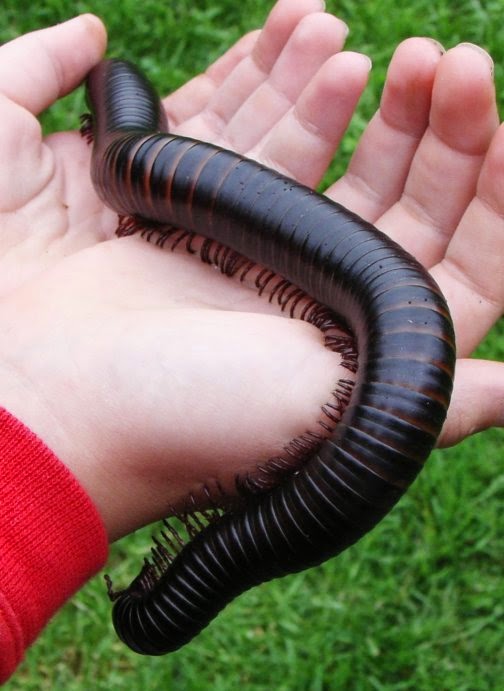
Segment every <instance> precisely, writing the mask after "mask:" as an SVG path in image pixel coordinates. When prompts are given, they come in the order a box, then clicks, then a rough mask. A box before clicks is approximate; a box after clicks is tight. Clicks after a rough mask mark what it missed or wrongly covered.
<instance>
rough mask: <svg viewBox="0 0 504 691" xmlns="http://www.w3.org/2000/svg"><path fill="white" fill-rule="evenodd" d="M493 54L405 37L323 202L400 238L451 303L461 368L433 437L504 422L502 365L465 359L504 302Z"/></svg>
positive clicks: (500, 146)
mask: <svg viewBox="0 0 504 691" xmlns="http://www.w3.org/2000/svg"><path fill="white" fill-rule="evenodd" d="M492 75H493V65H492V62H491V59H490V57H489V56H488V55H487V54H486V53H485V52H484V51H483V50H481V49H479V48H478V47H477V46H471V45H467V44H462V45H460V46H458V47H456V48H453V49H452V50H449V51H448V52H447V53H446V54H444V55H443V56H441V53H440V51H439V48H438V46H437V45H435V44H433V43H432V42H431V41H429V40H426V39H411V40H408V41H405V42H404V43H403V44H401V45H400V46H399V48H398V49H397V51H396V53H395V55H394V58H393V60H392V62H391V65H390V68H389V73H388V78H387V82H386V85H385V88H384V92H383V96H382V100H381V108H380V110H379V111H378V113H377V114H376V115H375V117H374V118H373V120H372V121H371V123H370V125H369V126H368V129H367V131H366V132H365V134H364V135H363V137H362V140H361V142H360V144H359V146H358V148H357V150H356V152H355V154H354V156H353V160H352V161H351V163H350V165H349V168H348V170H347V172H346V174H345V175H344V176H343V177H342V178H341V179H340V180H339V181H337V182H336V183H335V184H334V185H333V186H332V187H331V188H330V189H329V190H328V191H327V194H328V196H330V197H332V198H333V199H335V200H336V201H338V202H340V203H341V204H343V205H345V206H348V207H349V208H351V209H352V210H353V211H355V212H356V213H358V214H360V215H361V216H363V217H364V218H366V219H367V220H369V221H371V222H372V223H374V224H375V225H376V226H377V227H378V228H380V229H381V230H383V231H384V232H385V233H387V234H388V235H389V236H390V237H391V238H393V239H394V240H396V241H397V242H398V243H399V244H401V245H402V246H403V247H404V248H405V249H407V250H408V251H409V252H411V254H413V255H414V256H416V257H417V259H418V260H419V261H420V262H421V263H422V264H423V265H424V266H425V267H426V268H428V269H429V271H430V272H431V273H432V275H433V276H434V278H435V279H436V280H437V282H438V283H439V286H440V287H441V290H442V291H443V293H444V294H445V297H446V298H447V300H448V303H449V306H450V310H451V313H452V318H453V321H454V326H455V331H456V337H457V350H458V360H457V366H456V374H455V385H454V392H453V396H452V401H451V404H450V408H449V410H448V417H447V420H446V422H445V425H444V428H443V431H442V434H441V436H440V439H439V441H438V444H439V445H440V446H450V445H454V444H456V443H458V442H459V441H461V440H462V439H464V438H465V437H466V436H468V435H470V434H473V433H474V432H477V431H480V430H482V429H485V428H487V427H491V426H502V425H503V424H504V412H503V411H504V365H503V364H502V363H499V362H490V361H482V360H477V359H468V358H469V355H470V354H471V353H472V351H473V350H474V348H475V347H476V346H477V345H478V344H479V343H480V342H481V341H482V339H483V338H484V336H485V335H486V333H487V332H488V330H489V329H490V328H491V326H492V325H493V324H494V323H495V322H496V321H497V319H499V317H500V316H501V315H502V311H503V306H504V221H503V218H504V198H503V195H502V189H503V184H504V169H503V166H502V161H503V160H504V127H503V126H501V127H499V119H498V113H497V107H496V103H495V92H494V84H493V77H492Z"/></svg>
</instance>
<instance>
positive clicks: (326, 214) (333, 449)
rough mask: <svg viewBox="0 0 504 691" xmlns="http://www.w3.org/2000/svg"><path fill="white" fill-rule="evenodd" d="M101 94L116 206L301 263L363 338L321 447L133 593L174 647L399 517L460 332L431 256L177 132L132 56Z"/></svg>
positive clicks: (297, 271)
mask: <svg viewBox="0 0 504 691" xmlns="http://www.w3.org/2000/svg"><path fill="white" fill-rule="evenodd" d="M87 98H88V102H89V105H90V108H91V112H92V123H93V142H94V144H93V156H92V179H93V183H94V185H95V188H96V190H97V192H98V194H99V195H100V197H101V198H102V199H103V201H104V202H105V203H106V204H107V205H108V206H109V207H111V208H113V209H115V210H116V211H117V212H118V213H119V214H122V215H127V216H132V217H134V218H135V219H137V222H138V219H143V222H147V223H154V224H160V225H161V226H166V225H169V226H174V227H177V228H182V229H185V231H187V233H198V234H202V235H204V236H205V237H207V238H209V241H215V242H217V243H219V246H220V245H221V244H222V245H225V246H226V247H228V248H230V251H231V252H234V253H235V254H234V255H233V257H234V260H233V261H237V259H236V257H246V258H247V259H246V260H243V261H244V262H245V261H250V262H255V263H258V264H260V265H262V266H264V267H267V268H268V269H269V270H271V271H272V272H275V274H279V275H281V276H283V277H285V278H286V279H287V280H288V281H289V282H290V283H289V285H291V284H293V285H295V286H297V287H298V288H299V289H300V290H302V291H304V292H305V293H307V294H308V295H310V296H312V298H313V299H314V300H316V301H317V302H318V303H320V304H322V305H325V306H327V307H328V308H330V309H333V310H335V311H337V312H338V313H339V314H340V315H341V316H342V318H343V320H344V321H345V322H346V324H348V326H349V327H350V329H351V330H352V332H353V334H354V338H355V341H356V343H357V348H358V369H357V373H356V381H355V384H354V386H353V389H352V391H351V393H349V401H348V405H347V406H346V409H345V410H344V412H343V416H342V418H341V420H340V421H339V423H338V424H337V425H336V427H335V429H334V431H333V432H332V433H331V436H330V437H329V438H327V439H325V440H324V441H323V442H322V444H321V445H320V447H319V448H318V450H317V451H316V452H315V453H314V454H313V455H312V456H311V458H310V459H309V461H308V462H306V463H305V464H303V466H302V467H301V468H300V469H299V470H298V471H297V472H295V473H291V474H290V475H288V476H287V477H285V478H284V479H283V480H282V482H281V483H280V484H279V486H277V487H274V488H272V489H270V490H269V491H267V492H265V493H259V494H258V495H257V496H253V497H250V499H249V501H247V502H245V503H244V505H243V506H242V507H241V508H240V509H239V510H235V511H231V512H225V513H223V514H222V515H221V516H220V517H219V518H218V519H216V520H214V521H212V522H210V524H209V525H207V526H206V527H204V528H203V529H202V530H201V531H200V532H199V533H198V534H197V535H195V536H194V537H193V538H192V539H191V540H190V541H189V542H188V543H187V544H185V546H184V547H183V548H182V549H181V551H180V552H179V553H178V554H177V555H176V556H175V558H173V559H172V558H170V559H166V564H165V565H164V566H165V567H166V568H164V567H163V565H161V567H163V568H161V567H159V565H158V568H157V569H151V571H150V572H149V568H150V567H149V566H146V567H144V570H143V571H142V573H141V574H140V576H138V577H137V578H136V579H135V580H134V581H133V583H132V584H131V585H130V587H129V588H127V589H126V590H124V591H122V592H121V593H120V594H119V596H118V597H117V600H116V602H115V604H114V609H113V619H114V625H115V628H116V630H117V633H118V635H119V636H120V638H122V640H123V641H125V642H126V643H127V644H128V645H129V646H130V647H131V648H132V649H134V650H136V651H137V652H140V653H144V654H151V655H159V654H163V653H166V652H169V651H173V650H176V649H177V648H179V647H180V646H182V645H183V644H185V643H187V642H188V641H189V640H190V639H191V638H193V637H194V636H195V635H196V634H197V633H198V632H199V631H200V630H201V629H202V628H203V627H205V626H206V625H207V624H208V623H209V621H210V620H211V619H212V618H213V617H214V616H215V615H216V614H217V613H218V612H219V610H221V609H222V608H223V607H224V606H225V605H226V604H227V603H228V602H229V601H230V600H231V599H233V598H234V597H235V596H237V595H238V594H239V593H241V592H243V591H244V590H246V589H248V588H250V587H252V586H255V585H257V584H259V583H261V582H264V581H267V580H270V579H272V578H276V577H279V576H283V575H284V574H287V573H293V572H296V571H299V570H302V569H305V568H307V567H310V566H313V565H316V564H320V563H321V562H322V561H324V560H326V559H328V558H329V557H332V556H334V555H336V554H338V553H339V552H340V551H341V550H343V549H345V548H346V547H348V546H349V545H351V544H352V543H354V542H355V541H356V540H358V539H359V538H360V537H361V536H362V535H364V534H365V533H366V532H367V531H369V530H370V529H371V528H372V527H373V526H374V525H376V523H378V521H380V519H382V518H383V516H384V515H385V514H386V513H387V512H388V511H389V510H390V509H391V508H392V507H393V506H394V504H395V503H396V502H397V500H398V499H399V498H400V497H401V495H402V494H403V493H404V492H405V490H406V489H407V488H408V486H409V485H410V483H411V482H412V481H413V480H414V478H415V477H416V475H417V473H418V472H419V471H420V469H421V468H422V466H423V464H424V461H425V460H426V458H427V457H428V455H429V453H430V451H431V449H432V448H433V446H434V444H435V442H436V439H437V436H438V434H439V432H440V430H441V426H442V424H443V421H444V419H445V415H446V411H447V407H448V404H449V399H450V395H451V389H452V378H453V370H454V362H455V349H454V336H453V330H452V325H451V321H450V317H449V313H448V308H447V305H446V303H445V300H444V298H443V296H442V295H441V293H440V290H439V289H438V287H437V286H436V284H435V282H434V281H433V280H432V278H431V277H430V276H429V275H428V274H427V272H426V271H425V270H424V269H423V268H422V267H421V266H420V265H419V264H418V262H417V261H416V260H414V259H413V258H412V257H410V256H409V255H408V254H407V253H406V252H405V251H403V250H402V249H401V248H400V247H399V246H398V245H396V244H395V243H393V242H392V241H390V240H389V239H388V238H387V237H386V236H384V235H383V234H382V233H380V232H379V231H378V230H376V229H375V228H374V227H373V226H372V225H370V224H369V223H367V222H365V221H364V220H362V219H361V218H359V217H358V216H356V215H355V214H353V213H351V212H350V211H348V210H347V209H345V208H343V207H341V206H340V205H338V204H336V203H334V202H332V201H330V200H329V199H328V198H326V197H324V196H321V195H318V194H316V193H314V192H313V191H312V190H310V189H308V188H307V187H305V186H303V185H300V184H298V183H296V182H294V181H293V180H290V179H288V178H286V177H285V176H283V175H281V174H279V173H277V172H275V171H274V170H271V169H268V168H266V167H264V166H261V165H259V164H258V163H256V162H254V161H251V160H248V159H246V158H244V157H242V156H240V155H238V154H236V153H233V152H231V151H227V150H224V149H220V148H218V147H216V146H212V145H210V144H207V143H202V142H199V141H195V140H192V139H187V138H184V137H178V136H175V135H172V134H168V133H166V131H165V130H166V121H165V116H164V113H163V109H162V107H161V105H160V103H159V100H158V97H157V96H156V94H155V92H154V90H153V88H152V87H151V85H150V84H149V82H148V81H147V80H146V78H145V77H144V76H143V75H142V74H141V73H140V72H139V71H138V70H137V69H136V68H135V67H133V66H132V65H131V64H129V63H126V62H122V61H116V60H109V61H104V62H102V63H100V64H99V65H98V66H97V67H96V68H95V69H94V70H93V71H92V72H91V74H90V75H89V78H88V81H87ZM158 555H160V557H161V561H162V557H163V551H162V550H161V551H160V552H159V553H158ZM145 569H147V571H145ZM161 571H162V573H161Z"/></svg>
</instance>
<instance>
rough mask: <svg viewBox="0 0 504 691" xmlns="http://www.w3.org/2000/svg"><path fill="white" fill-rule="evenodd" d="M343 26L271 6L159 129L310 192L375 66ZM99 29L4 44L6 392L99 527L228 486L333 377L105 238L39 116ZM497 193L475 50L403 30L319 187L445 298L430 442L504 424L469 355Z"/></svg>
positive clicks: (204, 287) (307, 340) (496, 293)
mask: <svg viewBox="0 0 504 691" xmlns="http://www.w3.org/2000/svg"><path fill="white" fill-rule="evenodd" d="M345 36H346V27H345V25H344V24H343V22H341V21H340V20H338V19H336V18H335V17H332V16H331V15H328V14H326V13H323V12H321V6H320V3H319V2H318V0H298V2H296V3H292V2H291V0H280V1H279V2H278V3H277V4H276V6H275V8H274V9H273V11H272V13H271V14H270V16H269V18H268V20H267V22H266V24H265V27H264V29H263V30H262V32H261V33H259V32H253V33H251V34H249V35H247V36H245V37H244V38H243V39H241V41H239V42H238V43H237V44H236V45H235V46H234V47H233V48H231V49H230V50H229V51H228V52H227V53H226V54H225V55H224V56H223V57H222V58H221V59H220V60H218V61H217V62H216V63H215V64H214V65H212V66H211V67H210V68H209V69H208V70H207V72H206V73H205V74H202V75H200V76H198V77H196V78H195V79H194V80H192V81H190V82H189V83H188V84H186V85H185V86H184V87H182V88H181V89H180V90H179V91H177V92H176V93H174V94H172V95H171V96H169V97H168V98H166V99H165V101H164V104H165V107H166V110H167V113H168V117H169V120H170V122H171V126H172V129H173V130H174V131H176V132H179V133H182V134H187V135H191V136H193V137H198V138H203V139H207V140H210V141H212V142H215V143H218V144H220V145H224V146H227V147H229V148H232V149H234V150H236V151H239V152H241V153H244V154H246V155H249V156H251V157H253V158H256V159H258V160H260V161H262V162H265V163H266V164H268V165H271V166H273V167H275V168H278V169H280V170H282V171H283V172H286V173H288V174H289V175H290V176H292V177H295V178H297V179H299V180H301V181H302V182H304V183H306V184H308V185H312V186H313V185H316V184H317V183H318V181H319V180H320V178H321V176H322V175H323V173H324V171H325V169H326V167H327V165H328V163H329V161H330V159H331V157H332V155H333V153H334V151H335V150H337V148H338V145H339V143H340V141H341V138H342V136H343V134H344V131H345V129H346V127H347V125H348V122H349V120H350V119H351V116H352V114H353V112H354V110H355V107H356V104H357V102H358V100H359V97H360V95H361V93H362V91H363V89H364V88H365V85H366V81H367V77H368V73H369V68H370V63H369V60H368V59H367V58H366V57H364V56H362V55H360V54H358V53H354V52H344V51H343V45H344V40H345ZM105 43H106V37H105V30H104V28H103V26H102V24H101V23H100V22H99V20H98V19H96V18H95V17H92V16H90V15H87V16H83V17H80V18H76V19H74V20H72V21H70V22H67V23H65V24H62V25H59V26H57V27H53V28H50V29H45V30H42V31H39V32H36V33H33V34H29V35H27V36H24V37H21V38H19V39H17V40H15V41H13V42H11V43H9V44H6V45H4V46H2V47H1V48H0V94H1V95H0V117H1V120H2V129H1V132H0V150H1V152H2V156H1V159H0V160H1V162H0V324H1V325H2V328H1V330H0V403H1V404H2V405H3V406H4V407H6V408H7V409H8V410H10V411H11V412H12V413H13V414H15V415H16V416H17V417H19V418H20V419H21V420H23V421H24V422H25V423H26V424H27V425H28V426H29V427H30V428H31V429H33V430H34V431H35V432H36V433H37V434H38V435H39V436H40V437H41V438H42V439H43V440H44V441H45V442H46V443H47V444H48V446H49V447H50V448H51V449H53V450H54V452H55V453H56V454H57V455H58V457H59V458H60V459H61V460H62V461H63V462H64V463H66V464H67V466H68V467H69V468H70V469H71V471H72V472H73V473H74V474H75V476H76V477H77V478H78V480H79V481H80V482H81V484H82V485H83V486H84V488H85V489H86V490H87V492H88V493H89V495H90V496H91V498H92V499H93V501H94V502H95V504H96V506H97V508H98V510H99V512H100V514H101V516H102V518H103V520H104V523H105V527H106V529H107V532H108V535H109V538H110V540H111V541H112V540H114V539H117V538H118V537H120V536H122V535H124V534H126V533H128V532H130V531H132V530H134V529H135V528H137V527H139V526H141V525H144V524H146V523H148V522H151V521H153V520H155V519H157V518H159V517H161V516H163V515H165V514H166V513H167V511H168V510H169V507H170V506H177V505H179V504H180V502H181V501H183V500H184V499H185V498H186V497H187V496H188V494H189V493H191V492H194V493H195V494H196V496H198V493H199V494H201V487H202V485H203V484H205V483H207V484H211V483H212V482H214V481H215V480H218V481H219V482H220V483H222V485H224V486H225V487H227V488H231V487H232V486H233V482H234V478H235V476H236V474H237V473H243V472H246V471H247V470H252V469H253V467H254V465H255V464H256V463H257V462H258V461H261V460H265V459H266V458H268V457H269V456H272V455H274V454H277V453H279V452H280V451H281V449H282V447H283V446H284V445H285V444H286V443H287V442H288V441H289V440H290V439H291V438H292V437H294V436H296V435H298V434H301V433H303V432H304V431H305V430H306V429H313V428H315V427H316V425H317V419H318V418H319V417H320V406H321V405H322V404H323V403H324V402H325V401H326V400H327V399H328V396H329V393H330V391H331V389H332V388H333V386H334V383H335V381H336V380H337V378H338V377H339V376H346V373H345V371H344V370H342V369H341V367H340V365H339V359H338V357H337V356H336V355H335V354H333V353H330V352H329V351H327V350H326V349H325V348H324V347H323V346H322V341H321V336H320V334H319V333H318V332H317V330H315V329H314V328H313V327H311V326H309V325H307V324H304V323H301V322H299V321H292V320H288V319H286V318H284V317H282V316H280V315H279V314H278V313H277V311H276V309H275V308H273V307H271V306H269V305H268V304H267V302H265V301H264V300H261V299H260V298H259V297H257V296H256V295H255V294H254V293H253V292H251V291H250V290H248V289H247V288H245V287H243V286H241V285H240V284H237V283H236V282H233V281H230V280H226V279H225V278H223V277H221V276H220V275H218V274H217V273H216V272H215V271H214V270H213V269H211V268H209V267H208V266H204V265H202V264H201V263H199V262H198V261H197V260H194V258H191V257H189V256H187V255H185V254H183V253H175V254H172V253H170V252H168V251H161V250H159V249H158V248H156V247H154V246H151V245H149V244H147V243H145V242H144V241H142V240H141V239H139V238H137V237H133V238H125V239H118V238H116V237H115V236H114V231H115V228H116V225H117V219H116V217H115V215H114V214H113V213H112V212H110V211H109V210H107V209H106V208H104V206H103V205H102V203H101V202H99V200H98V199H97V197H96V195H95V193H94V191H93V189H92V187H91V183H90V179H89V157H90V150H89V147H88V146H87V144H86V143H85V141H84V140H83V139H82V138H81V137H80V136H79V134H78V133H77V132H72V133H59V134H56V135H52V136H51V137H49V138H47V139H46V140H45V141H43V140H42V138H41V132H40V127H39V125H38V122H37V119H36V117H37V115H38V114H39V113H40V112H41V111H42V110H43V109H44V108H46V107H48V106H49V105H50V104H51V103H52V102H54V101H55V100H57V99H58V98H59V97H61V96H63V95H64V94H66V93H68V92H69V91H71V90H72V89H74V88H75V87H76V86H77V85H78V84H79V83H80V82H81V81H82V79H83V78H84V76H85V75H86V73H87V72H88V71H89V70H90V69H91V68H92V67H93V66H94V65H95V64H96V63H97V62H98V61H99V60H100V59H101V57H102V56H103V53H104V51H105ZM14 71H15V73H16V79H15V80H14V79H12V74H13V72H14ZM328 104H331V107H328ZM502 189H504V130H503V129H502V127H499V120H498V115H497V109H496V104H495V97H494V86H493V77H492V66H491V61H490V59H489V57H488V56H487V55H486V54H485V53H484V52H483V51H481V50H480V49H478V48H477V47H475V46H467V45H461V46H458V47H456V48H453V49H451V50H449V51H448V52H446V53H444V54H443V53H442V51H441V50H440V48H439V46H437V45H436V44H435V43H434V42H432V41H431V40H428V39H423V38H414V39H409V40H407V41H405V42H404V43H402V44H401V45H400V46H399V47H398V49H397V50H396V52H395V54H394V57H393V59H392V62H391V65H390V69H389V75H388V79H387V82H386V85H385V87H384V93H383V96H382V101H381V107H380V110H379V111H378V112H377V114H376V115H375V116H374V118H373V119H372V121H371V123H370V124H369V126H368V128H367V130H366V132H365V133H364V135H363V137H362V139H361V141H360V143H359V145H358V148H357V150H356V152H355V155H354V157H353V159H352V161H351V163H350V165H349V168H348V170H347V172H346V173H345V175H344V176H343V177H342V178H341V179H340V180H338V181H337V182H336V183H335V184H334V185H333V186H331V188H330V189H329V190H327V194H328V195H329V196H330V197H331V198H333V199H335V200H336V201H338V202H340V203H343V204H345V205H346V206H348V207H350V208H351V209H353V210H354V211H356V212H357V213H359V214H361V215H362V216H363V217H365V218H366V219H368V220H370V221H372V222H373V223H375V224H376V225H377V226H378V227H379V228H380V229H382V230H383V231H385V232H386V233H388V234H389V235H390V236H391V237H393V238H394V239H395V240H397V241H398V242H400V243H401V244H402V245H403V246H404V247H405V248H406V249H408V250H409V251H411V252H412V253H413V254H415V255H416V256H417V257H418V259H419V260H420V261H421V262H422V263H423V264H424V265H425V266H426V267H427V268H428V269H429V270H430V271H431V272H432V273H433V275H434V276H435V278H436V280H437V281H438V282H439V284H440V286H441V288H442V290H443V291H444V292H445V294H446V296H447V298H448V300H449V303H450V307H451V310H452V314H453V318H454V322H455V328H456V332H457V338H458V350H459V358H460V359H459V360H458V362H457V371H456V379H455V390H454V396H453V402H452V405H451V408H450V413H449V417H448V420H447V422H446V424H445V427H444V430H443V434H442V437H441V439H440V444H441V445H452V444H456V443H458V442H460V441H461V440H463V439H464V438H465V437H466V436H468V435H470V434H472V433H474V432H476V431H478V430H482V429H485V428H487V427H490V426H501V425H502V424H503V419H502V418H503V412H502V411H503V410H504V406H503V403H504V366H503V365H502V364H501V363H493V362H484V361H478V360H468V359H466V358H467V357H468V356H469V355H470V353H471V352H472V351H473V349H474V348H475V346H476V345H477V344H478V343H479V342H480V341H481V340H482V339H483V337H484V336H485V334H486V333H487V331H488V330H489V328H490V327H491V326H492V324H493V323H495V321H496V320H497V319H498V318H499V317H500V315H501V313H502V308H503V305H504V268H503V266H504V261H503V259H504V220H503V219H504V195H502V193H501V191H502ZM328 372H329V373H331V377H330V380H328Z"/></svg>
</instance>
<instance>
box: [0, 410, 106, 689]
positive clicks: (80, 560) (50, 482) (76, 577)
mask: <svg viewBox="0 0 504 691" xmlns="http://www.w3.org/2000/svg"><path fill="white" fill-rule="evenodd" d="M107 552H108V543H107V535H106V532H105V528H104V525H103V523H102V520H101V518H100V516H99V514H98V512H97V510H96V508H95V506H94V505H93V504H92V502H91V500H90V499H89V497H88V496H87V494H86V493H85V492H84V490H83V489H82V488H81V487H80V485H79V484H78V483H77V481H76V480H75V478H74V477H73V475H72V474H71V473H70V471H69V470H68V469H67V468H66V466H64V465H63V463H61V462H60V461H59V460H58V459H57V458H56V456H55V455H54V454H53V453H52V451H50V450H49V449H48V448H47V447H46V446H45V444H44V443H43V442H42V441H41V440H40V439H38V437H36V435H35V434H33V433H32V432H31V431H30V430H29V429H27V428H26V427H25V426H24V425H23V424H22V423H21V422H19V421H18V420H16V419H15V418H14V417H12V415H10V414H9V413H8V412H7V411H6V410H4V409H3V408H0V683H2V682H3V681H5V680H6V679H7V678H8V676H9V675H10V674H12V672H13V671H14V669H15V667H16V666H17V665H18V664H19V662H20V660H21V659H22V657H23V654H24V651H25V649H26V648H27V647H28V646H29V645H30V644H31V643H32V642H33V641H34V639H35V638H36V636H37V635H38V634H39V632H40V630H41V629H42V628H43V626H44V625H45V624H46V623H47V621H48V620H49V619H50V617H51V616H52V615H53V614H54V613H55V612H56V610H57V609H58V608H59V607H60V606H61V605H62V604H63V603H64V602H65V600H67V599H68V598H69V597H70V596H71V595H72V594H73V593H74V592H75V591H77V590H78V589H79V588H80V587H81V586H82V585H83V584H84V583H85V582H86V581H87V580H88V579H89V578H90V577H91V576H93V575H94V574H95V573H96V572H97V571H98V570H99V569H101V568H102V566H103V565H104V563H105V561H106V558H107Z"/></svg>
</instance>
